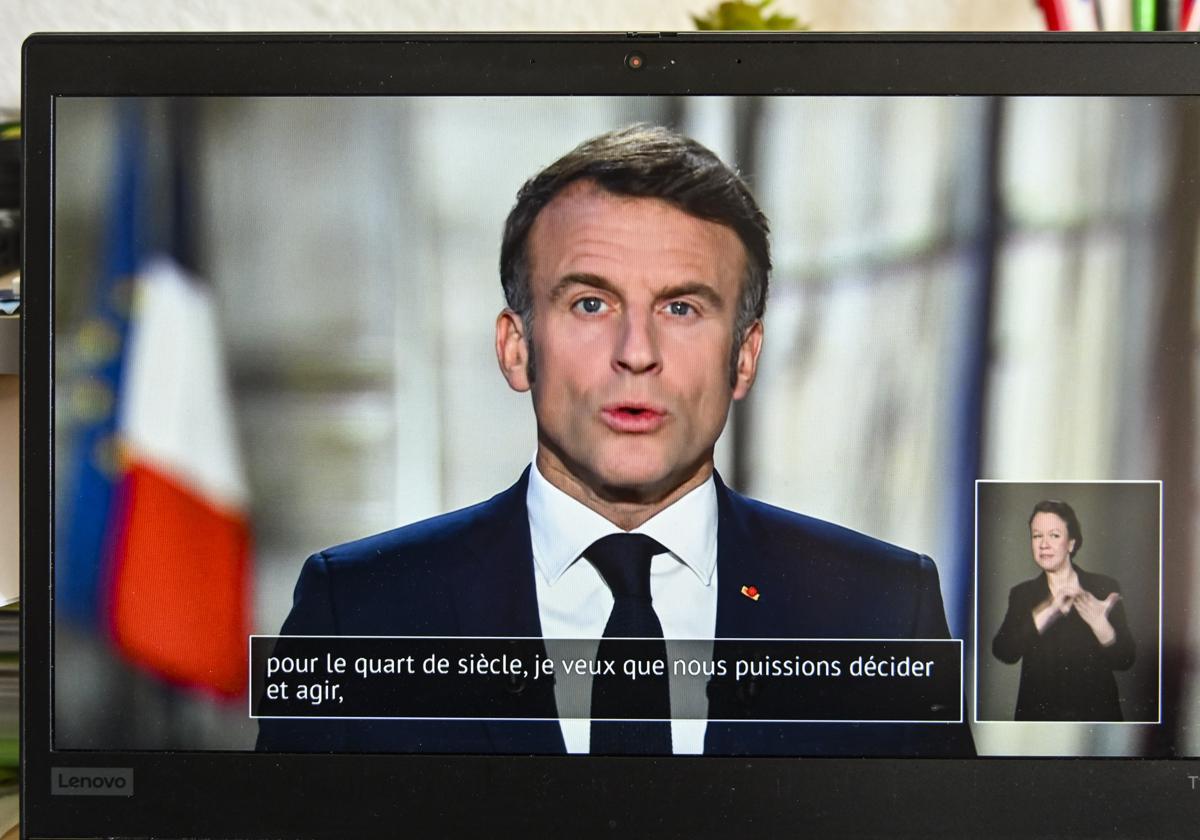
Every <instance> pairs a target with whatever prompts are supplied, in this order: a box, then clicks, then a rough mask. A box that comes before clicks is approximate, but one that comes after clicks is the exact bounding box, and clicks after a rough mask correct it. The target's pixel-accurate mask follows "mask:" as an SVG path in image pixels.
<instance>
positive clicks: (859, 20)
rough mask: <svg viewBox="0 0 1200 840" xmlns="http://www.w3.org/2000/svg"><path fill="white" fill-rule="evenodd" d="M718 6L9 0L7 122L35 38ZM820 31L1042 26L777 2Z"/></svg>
mask: <svg viewBox="0 0 1200 840" xmlns="http://www.w3.org/2000/svg"><path fill="white" fill-rule="evenodd" d="M714 5H716V0H659V2H657V3H646V2H644V0H593V2H591V3H579V2H577V0H505V2H495V0H459V2H457V3H439V2H436V1H435V0H423V1H422V0H410V1H409V2H402V3H397V2H394V0H361V2H355V3H342V2H334V0H261V2H257V3H245V2H241V0H208V2H199V0H182V2H177V3H161V2H157V0H126V1H125V2H121V3H112V2H110V0H80V2H77V3H70V4H68V3H63V2H61V0H15V2H14V0H5V2H3V3H0V115H5V114H8V113H11V114H12V115H14V116H15V115H16V112H17V110H18V108H19V107H20V99H21V87H20V85H21V42H22V41H23V40H24V39H25V37H26V36H28V35H29V34H31V33H33V32H96V31H108V32H118V31H142V32H147V31H148V32H177V31H193V32H197V31H263V30H265V31H271V30H274V31H282V32H296V31H311V30H318V31H319V30H340V31H355V30H374V31H400V32H403V31H437V30H458V31H476V32H479V31H495V30H512V31H576V30H593V31H609V32H623V31H627V30H643V31H645V30H681V31H682V30H690V29H693V28H694V27H693V25H692V22H691V18H690V17H689V15H690V14H692V13H699V12H703V11H705V10H706V9H708V8H709V7H711V6H714ZM775 9H776V10H778V11H779V12H781V13H784V14H790V15H794V16H796V17H798V18H800V20H802V21H804V22H806V23H808V24H809V26H810V27H811V28H813V29H816V30H822V31H869V30H891V31H916V30H928V31H939V30H943V31H955V30H957V31H972V30H974V31H991V32H1003V31H1014V32H1015V31H1022V30H1037V29H1042V28H1043V22H1042V17H1041V13H1040V12H1039V11H1038V10H1037V7H1036V5H1035V4H1034V3H1033V2H1032V0H992V2H988V3H980V2H978V0H892V2H888V3H881V2H879V0H777V2H776V3H775Z"/></svg>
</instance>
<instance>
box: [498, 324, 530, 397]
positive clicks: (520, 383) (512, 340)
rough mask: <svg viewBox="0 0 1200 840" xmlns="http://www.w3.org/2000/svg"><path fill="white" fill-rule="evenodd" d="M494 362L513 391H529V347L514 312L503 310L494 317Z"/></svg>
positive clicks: (522, 328) (522, 327) (523, 326)
mask: <svg viewBox="0 0 1200 840" xmlns="http://www.w3.org/2000/svg"><path fill="white" fill-rule="evenodd" d="M496 361H497V362H499V363H500V372H501V373H502V374H504V379H505V380H506V381H507V382H508V387H510V388H512V389H513V390H514V391H528V390H529V367H528V366H529V345H528V344H527V339H526V335H525V322H524V320H523V319H522V318H521V316H520V315H518V314H517V313H516V312H514V311H512V310H511V309H507V308H506V309H505V310H504V311H503V312H501V313H500V314H499V315H498V316H497V317H496Z"/></svg>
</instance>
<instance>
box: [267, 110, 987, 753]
mask: <svg viewBox="0 0 1200 840" xmlns="http://www.w3.org/2000/svg"><path fill="white" fill-rule="evenodd" d="M500 262H501V282H502V285H503V288H504V293H505V297H506V301H507V304H508V306H507V308H505V309H504V311H503V312H501V313H500V315H499V317H498V319H497V322H496V355H497V359H498V362H499V366H500V371H501V373H502V375H503V376H504V377H505V379H506V380H507V382H508V384H509V386H510V387H512V388H513V389H514V390H516V391H520V392H529V393H530V394H531V396H532V399H533V408H534V413H535V415H536V418H537V440H538V447H537V454H536V456H535V459H534V462H533V464H531V465H530V467H529V468H528V469H527V470H526V471H525V473H524V474H523V475H522V476H521V478H520V479H519V480H518V481H517V483H516V484H515V485H513V486H512V487H510V488H509V489H508V490H505V491H504V492H502V493H500V494H499V495H497V496H495V497H494V498H492V499H490V500H488V501H486V502H483V503H481V504H479V505H476V506H474V507H471V508H467V509H465V510H461V511H457V512H454V513H450V514H446V515H444V516H440V517H436V518H434V519H431V520H427V521H424V522H419V523H416V524H414V525H410V526H407V527H404V528H400V529H397V530H395V531H391V532H388V533H385V534H380V535H377V536H374V537H368V538H366V539H364V540H359V541H356V542H353V543H350V544H347V545H343V546H338V547H335V548H331V549H327V550H325V551H323V552H320V553H318V554H316V555H314V556H313V557H311V558H309V560H308V562H307V563H306V564H305V567H304V570H303V572H302V573H301V576H300V580H299V582H298V584H297V587H296V594H295V601H294V605H293V608H292V612H291V614H290V615H289V617H288V619H287V621H286V622H285V624H284V626H283V629H282V631H281V633H282V635H346V636H351V635H355V636H374V635H379V636H401V635H405V636H412V635H429V636H492V637H517V636H527V637H538V638H545V639H546V640H553V639H614V638H619V637H639V638H646V637H651V638H663V637H665V639H668V640H673V639H692V640H709V644H710V647H709V648H708V650H710V651H711V644H713V643H712V641H711V640H713V639H739V638H743V639H744V638H822V637H824V638H945V637H947V636H948V630H947V625H946V619H945V615H944V611H943V607H942V601H941V594H940V590H939V587H938V581H937V572H936V570H935V568H934V566H933V563H932V561H931V560H929V558H927V557H923V556H920V555H917V554H914V553H912V552H909V551H906V550H903V549H900V548H897V547H895V546H891V545H888V544H886V543H882V542H880V541H878V540H875V539H872V538H870V537H867V536H864V535H862V534H858V533H854V532H852V531H849V530H846V529H844V528H840V527H838V526H835V525H832V524H829V523H825V522H820V521H817V520H814V519H811V518H808V517H804V516H800V515H798V514H794V513H790V512H787V511H784V510H780V509H778V508H774V507H771V506H769V505H765V504H762V503H760V502H756V501H753V500H750V499H747V498H745V497H743V496H741V495H739V494H737V493H735V492H734V491H732V490H730V489H729V488H727V487H726V486H725V485H724V484H723V483H722V481H721V479H720V477H719V476H718V475H717V474H716V472H715V470H714V468H713V449H714V445H715V443H716V441H717V438H718V436H719V435H720V433H721V430H722V429H723V428H724V425H725V422H726V418H727V416H728V413H729V408H730V405H731V403H732V401H733V400H739V399H742V398H743V397H745V396H746V394H747V393H749V391H750V388H751V386H752V384H753V382H754V378H755V372H756V369H757V363H758V358H759V351H760V349H761V347H762V341H763V326H762V315H763V310H764V306H765V301H766V296H767V285H768V277H769V273H770V267H771V265H770V251H769V244H768V227H767V220H766V218H765V217H764V216H763V214H762V212H761V211H760V210H759V208H758V206H757V204H756V202H755V200H754V198H753V196H752V195H751V193H750V191H749V189H748V188H747V187H746V185H745V183H744V182H743V181H742V179H741V178H740V177H739V176H738V175H737V174H736V173H735V172H733V171H732V170H731V169H729V168H728V167H727V166H726V165H725V164H724V163H722V162H721V161H720V160H719V159H718V158H717V157H716V156H715V155H713V153H712V152H710V151H709V150H708V149H706V148H704V147H703V146H701V145H700V144H698V143H696V142H695V141H693V140H691V139H689V138H686V137H683V136H681V135H679V134H677V133H675V132H672V131H670V130H667V129H663V128H657V127H648V126H634V127H631V128H627V129H622V130H618V131H613V132H609V133H607V134H604V135H601V136H599V137H596V138H593V139H592V140H589V141H587V142H585V143H583V144H582V145H580V146H579V147H577V148H576V149H574V150H572V151H571V152H569V153H568V154H567V155H565V156H564V157H563V158H561V159H560V160H558V161H556V162H555V163H553V164H551V165H550V166H548V167H547V168H546V169H544V170H543V171H542V172H540V173H538V174H537V175H536V176H534V177H533V178H532V179H530V180H529V181H528V182H527V183H526V184H525V185H524V187H522V189H521V191H520V193H519V194H518V197H517V203H516V205H515V206H514V208H513V210H512V212H511V213H510V215H509V217H508V220H507V223H506V226H505V231H504V238H503V243H502V247H501V260H500ZM747 593H749V595H748V594H747ZM752 596H757V597H752ZM548 643H549V642H548ZM599 644H600V645H601V646H603V645H604V644H605V642H604V641H601V642H599ZM589 682H590V685H589ZM651 682H652V681H651ZM569 683H570V681H569V680H566V679H562V678H560V679H558V680H557V681H556V683H555V684H554V686H553V688H552V689H551V688H549V687H547V681H542V682H540V683H538V685H537V687H530V686H527V685H526V684H525V683H524V681H514V682H513V684H512V685H511V686H509V689H510V694H511V697H510V698H509V699H503V698H501V699H500V700H498V701H496V702H499V703H501V704H503V703H506V702H512V703H519V704H521V706H522V710H523V714H522V716H524V717H538V718H545V719H549V720H530V721H528V722H514V721H512V720H504V721H496V720H461V721H438V722H430V721H399V720H265V719H264V720H262V721H261V722H260V737H259V748H260V749H278V750H289V749H291V750H345V751H384V752H391V751H395V752H410V751H430V752H480V753H486V752H498V753H562V752H570V753H589V752H591V753H593V754H595V753H626V752H650V753H658V754H669V753H673V754H698V753H708V754H726V755H729V754H763V755H768V754H780V755H819V754H841V755H963V754H969V753H971V751H972V745H971V741H970V735H969V732H968V731H967V730H966V727H965V726H962V725H947V724H902V725H895V724H801V723H795V724H792V723H756V722H753V721H754V715H753V712H752V710H750V711H748V710H747V708H746V706H747V704H750V703H752V701H753V698H752V697H749V696H747V692H746V690H745V689H746V685H744V684H743V685H741V686H740V687H736V690H724V688H723V686H722V685H721V684H718V682H714V684H713V685H711V686H710V685H706V684H705V683H704V682H703V680H700V681H697V680H690V681H689V680H684V679H677V678H675V677H671V678H670V679H669V680H666V679H664V680H662V681H660V685H659V687H658V688H655V689H651V691H652V692H653V691H659V690H661V697H656V698H654V699H653V700H652V701H650V702H661V703H662V704H663V705H661V706H659V707H655V708H662V709H664V710H666V709H668V708H669V710H670V711H669V713H668V712H666V711H664V712H663V713H662V716H663V717H666V716H668V714H669V716H670V717H672V718H673V719H672V720H671V721H670V722H669V723H642V724H628V725H622V724H614V723H611V722H607V721H605V722H601V721H592V722H589V720H588V719H587V713H586V711H585V713H584V714H582V715H578V713H575V714H576V716H575V717H573V718H571V719H566V717H567V716H566V713H565V712H564V711H563V709H565V708H566V707H567V706H569V705H570V704H571V702H572V699H571V698H572V697H575V698H576V699H577V698H578V695H579V694H580V691H581V688H580V685H578V684H575V685H569ZM582 691H583V692H584V693H585V695H586V696H590V697H591V702H592V707H591V708H592V712H591V714H592V715H593V716H595V717H601V713H600V712H599V711H598V709H599V708H600V707H601V704H603V703H606V702H609V701H608V700H605V699H604V698H605V697H610V696H611V695H609V694H605V692H606V691H610V688H608V687H606V685H605V683H604V680H603V679H602V678H599V677H598V678H596V679H595V680H590V681H585V682H584V683H583V687H582ZM751 693H752V692H751ZM492 708H495V706H492ZM605 708H608V707H605ZM697 709H699V712H698V713H697ZM617 716H619V714H618V715H617ZM558 718H562V719H558ZM739 718H743V719H745V720H744V721H742V720H739V721H738V722H732V723H731V722H728V721H730V720H731V719H732V720H736V719H739ZM556 719H558V720H556ZM709 720H712V721H713V722H711V723H710V722H709ZM718 721H723V722H718Z"/></svg>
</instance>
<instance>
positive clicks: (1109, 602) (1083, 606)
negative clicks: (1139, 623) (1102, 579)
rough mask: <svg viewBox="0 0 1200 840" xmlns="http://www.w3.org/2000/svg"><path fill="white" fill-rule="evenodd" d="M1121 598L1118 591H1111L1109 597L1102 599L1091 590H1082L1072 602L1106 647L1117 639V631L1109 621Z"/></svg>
mask: <svg viewBox="0 0 1200 840" xmlns="http://www.w3.org/2000/svg"><path fill="white" fill-rule="evenodd" d="M1119 600H1121V596H1120V595H1119V594H1117V593H1116V592H1110V593H1109V595H1108V597H1107V598H1105V599H1104V600H1103V601H1101V600H1100V599H1099V598H1097V597H1096V596H1095V595H1093V594H1092V593H1091V592H1088V591H1087V590H1081V591H1080V592H1079V594H1078V595H1076V596H1075V599H1074V601H1073V602H1072V603H1073V604H1074V607H1075V612H1077V613H1079V617H1080V618H1082V619H1083V620H1084V621H1085V622H1087V626H1088V627H1090V628H1092V633H1093V634H1094V635H1095V636H1096V641H1098V642H1099V643H1100V644H1102V645H1104V646H1105V647H1107V646H1108V645H1111V644H1112V643H1113V642H1115V641H1116V640H1117V632H1116V631H1115V630H1114V629H1113V626H1112V624H1111V623H1110V622H1109V620H1108V614H1109V613H1111V612H1112V608H1113V607H1114V606H1115V605H1116V603H1117V601H1119Z"/></svg>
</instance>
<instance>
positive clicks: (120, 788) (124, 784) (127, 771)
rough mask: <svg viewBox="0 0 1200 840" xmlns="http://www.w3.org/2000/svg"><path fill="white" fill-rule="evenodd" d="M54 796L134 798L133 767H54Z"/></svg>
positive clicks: (52, 781)
mask: <svg viewBox="0 0 1200 840" xmlns="http://www.w3.org/2000/svg"><path fill="white" fill-rule="evenodd" d="M50 794H51V795H52V796H133V768H132V767H52V768H50Z"/></svg>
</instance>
